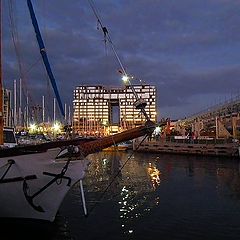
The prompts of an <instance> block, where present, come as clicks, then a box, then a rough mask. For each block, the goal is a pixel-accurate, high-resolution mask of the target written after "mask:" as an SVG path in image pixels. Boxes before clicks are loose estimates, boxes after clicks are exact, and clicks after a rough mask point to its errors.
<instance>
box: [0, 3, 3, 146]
mask: <svg viewBox="0 0 240 240" xmlns="http://www.w3.org/2000/svg"><path fill="white" fill-rule="evenodd" d="M0 38H1V39H0V145H3V84H2V83H3V80H2V0H0Z"/></svg>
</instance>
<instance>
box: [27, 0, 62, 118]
mask: <svg viewBox="0 0 240 240" xmlns="http://www.w3.org/2000/svg"><path fill="white" fill-rule="evenodd" d="M27 5H28V9H29V12H30V16H31V19H32V24H33V27H34V30H35V34H36V38H37V42H38V46H39V49H40V53H41V56H42V59H43V63H44V66H45V68H46V71H47V74H48V77H49V79H50V81H51V84H52V88H53V90H54V93H55V96H56V99H57V102H58V106H59V109H60V112H61V114H62V116H63V117H64V109H63V104H62V101H61V98H60V95H59V92H58V88H57V84H56V81H55V77H54V75H53V72H52V69H51V67H50V63H49V61H48V56H47V51H46V48H45V45H44V42H43V39H42V36H41V33H40V30H39V27H38V23H37V18H36V16H35V13H34V9H33V5H32V2H31V0H27Z"/></svg>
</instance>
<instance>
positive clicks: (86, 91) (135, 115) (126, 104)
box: [73, 85, 157, 135]
mask: <svg viewBox="0 0 240 240" xmlns="http://www.w3.org/2000/svg"><path fill="white" fill-rule="evenodd" d="M133 87H134V89H135V91H136V93H137V95H138V97H139V98H142V99H143V100H145V101H146V103H147V106H146V108H145V110H146V112H147V114H148V115H149V117H150V119H151V120H152V121H154V122H156V121H157V103H156V99H157V97H156V87H155V86H153V85H134V86H133ZM135 102H136V99H135V97H134V94H133V92H132V89H131V87H130V86H128V85H127V86H124V87H122V88H107V87H105V86H88V85H84V86H77V87H76V88H75V90H74V100H73V128H74V130H75V132H78V133H79V134H80V135H109V134H113V133H117V132H121V131H123V130H126V129H129V128H132V127H134V126H138V125H141V124H143V123H144V122H145V117H144V115H143V114H142V113H141V112H140V111H139V110H138V109H136V108H135V106H134V103H135Z"/></svg>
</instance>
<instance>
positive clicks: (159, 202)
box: [83, 152, 240, 240]
mask: <svg viewBox="0 0 240 240" xmlns="http://www.w3.org/2000/svg"><path fill="white" fill-rule="evenodd" d="M130 154H131V153H122V152H119V153H117V154H116V153H111V154H110V153H109V152H102V153H99V154H94V155H91V156H89V158H90V160H91V162H92V164H91V165H90V167H89V171H88V173H87V177H86V179H85V180H84V183H85V185H86V188H85V189H86V190H87V198H88V204H89V205H90V207H91V205H93V204H95V203H97V204H98V207H97V208H96V212H97V213H96V214H95V215H94V219H93V220H92V223H94V222H95V219H96V218H98V219H100V220H99V221H103V222H104V221H108V223H109V224H106V226H105V225H104V226H103V224H102V225H101V229H99V227H98V228H97V227H96V228H95V231H96V232H98V235H99V238H100V235H101V234H100V233H102V236H103V238H104V236H106V233H108V232H111V230H112V229H114V231H117V233H116V235H117V237H116V239H126V238H130V239H138V240H139V239H144V237H143V235H144V236H149V239H152V238H156V237H159V236H160V235H161V236H163V239H184V240H185V239H214V238H215V239H226V235H225V233H226V232H227V233H229V232H231V237H232V238H231V237H229V236H228V237H229V239H234V237H236V236H238V235H239V234H240V230H239V229H240V228H239V226H238V224H237V222H238V219H239V217H240V202H239V199H240V174H239V162H238V161H235V160H231V159H223V158H221V159H218V158H207V157H195V156H178V155H158V154H145V153H134V158H131V159H129V160H128V157H129V156H130ZM103 193H104V195H102V194H103ZM103 215H104V216H105V218H104V219H102V216H103ZM173 226H177V227H175V230H174V231H172V230H173V229H172V227H173ZM92 228H93V224H91V225H90V224H89V229H92ZM86 229H88V228H86ZM210 229H211V231H210ZM99 231H100V233H99ZM88 234H89V232H88ZM88 234H87V230H86V236H88ZM83 235H84V233H83ZM86 236H85V235H84V237H85V238H86ZM216 236H217V237H216ZM94 237H95V236H93V235H91V234H90V236H89V237H88V238H86V239H94ZM109 239H111V238H109ZM145 239H146V238H145ZM235 239H236V238H235Z"/></svg>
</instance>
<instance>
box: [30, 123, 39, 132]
mask: <svg viewBox="0 0 240 240" xmlns="http://www.w3.org/2000/svg"><path fill="white" fill-rule="evenodd" d="M29 128H30V131H31V132H34V131H36V130H37V125H36V124H35V123H32V124H30V126H29Z"/></svg>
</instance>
